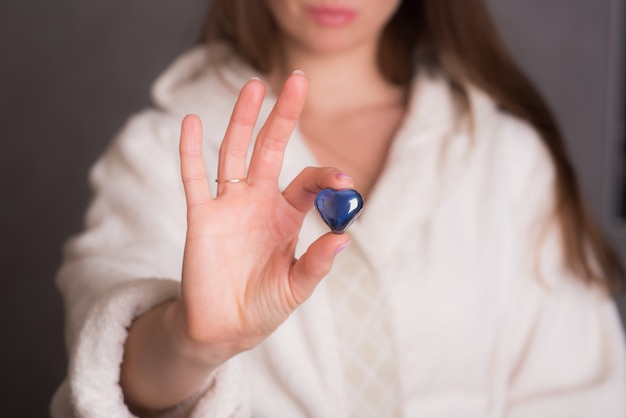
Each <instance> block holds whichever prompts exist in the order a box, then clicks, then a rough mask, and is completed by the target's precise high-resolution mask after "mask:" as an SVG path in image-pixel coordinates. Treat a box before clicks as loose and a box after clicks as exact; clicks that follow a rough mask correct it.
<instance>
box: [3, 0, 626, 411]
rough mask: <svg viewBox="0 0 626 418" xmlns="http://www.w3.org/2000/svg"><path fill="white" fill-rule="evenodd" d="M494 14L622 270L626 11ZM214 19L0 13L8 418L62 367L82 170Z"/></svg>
mask: <svg viewBox="0 0 626 418" xmlns="http://www.w3.org/2000/svg"><path fill="white" fill-rule="evenodd" d="M488 2H489V4H490V6H491V7H492V9H493V12H494V14H495V16H496V18H497V22H498V25H499V27H500V29H501V32H502V34H503V37H504V39H505V41H506V43H507V44H508V45H509V46H510V47H511V48H512V50H513V53H514V55H515V56H516V58H517V59H518V60H519V61H520V63H521V65H522V67H524V68H525V69H526V70H527V71H528V72H529V74H530V75H531V77H532V78H533V80H534V81H535V82H536V83H537V84H538V86H539V87H540V88H541V89H542V91H543V92H544V93H545V95H546V97H547V99H548V101H549V102H550V104H551V105H552V106H553V108H554V110H555V112H556V114H557V117H558V118H559V120H560V121H561V123H562V125H563V129H564V131H565V134H566V136H567V138H568V141H569V146H570V148H571V151H572V154H573V159H574V162H575V165H576V167H577V169H578V171H579V174H580V178H581V183H582V187H583V191H584V193H585V195H586V196H587V198H588V199H589V201H590V204H591V207H592V209H593V211H594V213H595V214H596V216H598V217H600V219H601V220H602V224H603V226H604V228H605V229H606V230H607V232H609V234H610V236H611V237H612V239H613V241H614V242H615V243H616V245H617V247H618V249H619V250H620V252H621V254H622V256H623V258H624V259H626V226H624V224H623V222H622V221H621V220H620V218H619V216H617V214H618V211H617V207H618V201H619V198H620V194H619V192H618V188H619V187H620V181H619V173H620V170H621V165H620V164H621V162H620V161H619V160H618V159H619V158H621V156H622V154H623V153H622V149H623V143H622V139H621V135H622V134H623V123H624V121H623V118H624V117H623V115H622V114H620V113H619V112H621V107H620V106H621V105H620V100H621V97H622V94H621V92H622V91H623V86H624V85H623V79H624V74H625V73H624V66H623V63H622V62H621V61H623V58H624V57H623V56H620V53H621V51H622V50H623V49H624V44H623V39H622V37H621V30H622V26H623V25H622V23H623V21H624V20H625V19H624V5H623V1H622V0H577V1H575V2H574V1H571V0H488ZM206 8H207V0H186V1H178V2H174V1H166V0H130V1H129V0H125V1H122V0H109V1H106V2H102V1H95V0H82V1H73V0H57V1H55V2H49V1H43V0H31V1H28V2H17V1H4V2H2V3H1V4H0V138H1V141H0V179H1V180H0V182H1V183H0V185H1V189H0V190H1V192H0V267H1V270H0V279H1V280H0V298H1V299H0V319H1V321H2V338H1V342H0V377H1V380H0V382H1V383H0V385H1V387H0V396H1V399H2V402H1V405H2V412H1V413H0V414H1V415H2V416H7V417H44V416H47V405H48V402H49V399H50V397H51V395H52V393H53V391H54V389H55V387H56V386H57V385H58V384H59V382H60V381H61V380H62V377H63V375H64V373H65V367H66V359H65V354H64V347H63V341H62V315H63V313H62V305H61V300H60V298H59V296H58V294H57V293H56V290H55V288H54V284H53V277H54V272H55V270H56V268H57V267H58V265H59V262H60V256H61V253H60V251H61V246H62V243H63V241H64V240H65V239H66V238H67V237H68V236H70V235H71V234H74V233H76V232H78V231H79V229H80V227H81V223H82V216H83V211H84V209H85V206H86V204H87V201H88V198H89V190H88V188H87V183H86V175H87V170H88V167H89V166H90V165H91V164H92V163H93V161H94V160H95V158H96V157H97V156H98V155H99V153H100V152H102V150H103V149H104V148H105V146H106V145H107V143H108V142H109V140H110V139H111V137H112V136H113V135H114V133H115V132H116V131H117V129H118V128H119V127H120V126H121V125H122V123H123V122H124V120H125V119H126V118H127V117H128V115H129V114H131V113H132V112H135V111H137V110H139V109H141V108H143V107H144V106H147V105H148V104H149V86H150V84H151V82H152V80H153V79H154V78H155V77H156V76H157V75H158V74H159V73H160V72H161V71H162V70H163V69H164V68H165V66H166V65H167V64H168V63H169V62H170V61H171V60H172V59H173V58H174V57H175V56H176V55H178V54H179V53H180V52H182V51H183V50H185V49H186V48H188V47H189V46H190V45H192V44H193V43H194V41H195V39H196V38H197V35H198V33H199V29H200V26H201V23H202V20H203V17H204V15H205V11H206ZM621 303H622V306H624V303H623V302H621ZM7 408H8V409H7Z"/></svg>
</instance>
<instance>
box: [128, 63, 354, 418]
mask: <svg viewBox="0 0 626 418" xmlns="http://www.w3.org/2000/svg"><path fill="white" fill-rule="evenodd" d="M306 91H307V81H306V78H305V77H304V76H302V75H299V74H296V75H292V76H291V77H290V78H289V79H288V80H287V81H286V83H285V86H284V88H283V91H282V92H281V94H280V96H279V97H278V101H277V103H276V105H275V107H274V109H273V110H272V112H271V114H270V116H269V117H268V119H267V121H266V122H265V124H264V125H263V127H262V129H261V131H260V133H259V135H258V137H257V141H256V144H255V147H254V151H253V154H252V159H251V163H250V167H249V169H248V175H247V182H242V183H220V184H218V190H217V197H216V198H215V199H214V198H212V197H211V195H210V193H209V186H208V182H207V178H206V173H205V169H204V161H203V158H202V127H201V123H200V120H199V119H198V118H197V117H196V116H188V117H186V118H185V119H184V121H183V124H182V132H181V141H180V158H181V172H182V179H183V183H184V186H185V195H186V198H187V239H186V243H185V255H184V260H183V274H182V298H181V299H179V300H176V301H173V302H170V303H167V304H164V305H161V306H158V307H155V308H154V309H152V310H150V311H149V312H147V313H145V314H144V315H142V316H141V317H139V318H137V319H136V320H135V321H134V322H133V324H132V325H131V327H130V329H129V335H128V339H127V340H126V344H125V347H124V361H123V363H122V370H121V376H120V384H121V386H122V389H123V392H124V399H125V401H126V402H127V404H128V405H129V406H130V407H131V408H133V410H134V411H135V412H137V413H143V412H146V411H155V410H160V409H164V408H168V407H171V406H173V405H175V404H177V403H179V402H182V401H184V400H185V399H188V398H189V397H190V396H192V395H193V394H194V393H196V392H197V390H198V389H199V387H200V386H201V385H202V383H203V382H205V381H206V379H207V377H208V375H209V374H210V373H211V371H212V370H214V369H215V368H216V367H218V366H219V365H220V364H221V363H223V362H224V361H226V360H227V359H228V358H230V357H232V356H234V355H236V354H238V353H240V352H241V351H244V350H247V349H250V348H252V347H254V346H255V345H257V344H259V343H260V342H261V341H263V339H265V338H266V337H267V336H269V335H270V334H271V333H272V332H273V331H274V330H275V329H276V328H277V327H278V326H279V325H280V324H281V323H282V322H283V321H284V320H285V319H286V318H287V316H289V314H290V313H291V312H293V311H294V309H296V308H297V307H298V306H299V305H300V304H301V303H302V302H304V301H305V300H306V299H307V298H308V297H309V296H310V295H311V293H312V292H313V290H314V288H315V286H316V285H317V284H318V283H319V282H320V280H321V279H322V278H323V277H324V276H325V275H326V274H327V273H328V271H329V270H330V267H331V264H332V262H333V259H334V256H335V254H336V253H337V252H338V251H339V250H340V249H342V248H343V247H345V245H347V243H348V241H349V238H348V236H347V235H338V234H333V233H330V232H329V233H327V234H325V235H323V236H322V237H320V238H319V239H318V240H317V241H315V242H314V243H313V244H311V246H310V247H309V248H308V250H307V251H306V253H305V254H303V255H302V256H301V257H300V259H299V260H295V259H294V250H295V246H296V242H297V239H298V234H299V231H300V228H301V225H302V222H303V220H304V216H305V214H306V213H307V212H308V211H309V209H311V207H312V206H313V202H314V199H315V195H316V194H317V192H318V191H319V190H321V189H322V188H326V187H331V188H336V189H342V188H350V187H352V186H353V183H352V180H351V179H350V178H348V177H347V176H345V175H342V174H341V173H340V172H339V171H338V170H336V169H332V168H308V169H305V170H304V171H302V172H301V173H300V174H299V175H298V177H296V179H294V180H293V182H292V183H291V184H290V185H289V186H288V187H287V189H286V190H285V191H284V192H283V193H281V192H280V191H279V190H278V183H277V179H278V175H279V172H280V168H281V165H282V160H283V154H284V150H285V146H286V144H287V140H288V139H289V136H290V135H291V132H292V130H293V128H294V126H295V124H296V121H297V118H298V116H299V114H300V112H301V110H302V106H303V104H304V101H305V97H306ZM264 94H265V87H264V85H263V83H261V82H260V81H258V80H251V81H250V82H249V83H248V84H246V85H245V86H244V87H243V89H242V90H241V94H240V96H239V99H238V100H237V103H236V105H235V108H234V110H233V114H232V118H231V121H230V123H229V125H228V129H227V131H226V135H225V137H224V141H223V143H222V146H221V149H220V156H219V167H218V173H219V177H220V178H221V179H230V178H243V177H245V176H246V156H247V151H248V147H249V144H250V141H251V136H252V131H253V126H254V124H255V122H256V119H257V116H258V113H259V109H260V106H261V103H262V101H263V96H264Z"/></svg>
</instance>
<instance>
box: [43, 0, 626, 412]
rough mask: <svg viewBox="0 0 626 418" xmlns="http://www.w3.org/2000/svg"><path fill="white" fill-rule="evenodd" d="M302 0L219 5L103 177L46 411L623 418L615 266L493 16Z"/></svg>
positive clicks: (443, 8)
mask: <svg viewBox="0 0 626 418" xmlns="http://www.w3.org/2000/svg"><path fill="white" fill-rule="evenodd" d="M312 3H313V4H309V3H305V2H302V1H298V0H267V2H246V1H227V0H225V1H218V0H214V1H213V2H212V7H211V13H210V16H209V20H208V24H207V43H208V47H207V46H203V47H199V48H196V49H194V50H193V51H191V52H189V53H188V54H186V55H184V56H183V57H181V58H180V59H179V60H178V61H177V62H176V63H174V64H173V66H172V67H171V68H170V69H169V70H168V71H167V72H166V73H165V74H164V75H163V76H162V77H161V78H160V79H159V80H158V81H157V83H156V85H155V88H154V96H155V103H156V109H154V110H147V111H145V112H143V113H141V114H140V115H137V116H135V117H134V118H133V119H132V120H131V121H130V122H129V123H128V124H127V126H126V127H125V129H124V130H123V131H122V132H121V134H120V135H119V137H118V138H117V140H116V141H115V142H114V143H113V145H112V147H111V148H110V149H109V151H108V152H107V153H106V154H105V155H104V156H103V157H102V158H101V160H100V161H99V162H98V163H97V164H96V166H95V167H94V170H93V173H92V182H93V186H94V189H95V191H96V195H95V198H94V201H93V204H92V206H91V209H90V212H89V215H88V221H87V230H86V232H85V233H83V234H82V235H81V236H79V237H77V238H75V239H74V240H73V241H72V242H71V243H70V244H69V245H68V248H67V257H66V260H65V262H64V265H63V266H62V268H61V271H60V272H59V277H58V284H59V286H60V288H61V291H62V292H63V294H64V297H65V298H66V301H67V309H68V332H67V334H68V335H67V339H68V347H69V353H70V359H71V361H70V368H69V376H68V380H67V381H66V382H65V383H64V385H63V386H62V387H61V388H60V389H59V391H58V393H57V395H56V396H55V401H54V403H53V414H55V415H56V416H71V415H72V414H74V415H77V416H103V417H104V416H106V417H113V416H115V417H117V416H130V414H131V412H130V411H132V412H133V413H136V414H138V415H146V416H188V415H189V416H194V417H204V416H211V417H213V416H215V417H222V416H224V417H227V416H228V417H230V416H271V417H283V416H284V417H298V416H314V417H343V416H359V417H365V416H375V417H381V416H385V417H387V416H389V417H392V416H407V417H416V416H425V417H457V416H480V417H486V416H493V417H496V416H507V417H518V416H550V417H572V416H581V417H589V416H602V417H610V416H615V417H617V416H625V415H626V405H625V402H626V401H625V400H624V396H623V394H624V393H625V391H626V368H625V360H626V358H625V352H624V346H623V335H622V331H621V328H620V325H619V320H618V318H617V314H616V310H615V307H614V306H613V303H612V301H611V299H610V297H609V291H611V290H614V289H616V288H617V286H618V285H619V283H620V280H621V279H620V277H621V276H620V271H621V270H620V268H619V265H618V264H617V262H616V261H615V257H614V255H613V253H612V252H611V250H610V249H609V248H608V246H607V245H606V244H605V243H604V241H603V239H602V237H601V235H600V234H599V233H598V232H597V230H596V229H595V228H594V227H593V225H592V223H591V222H590V220H588V218H587V217H586V215H585V212H584V209H583V205H582V203H581V201H580V197H579V193H578V190H577V186H576V182H575V179H574V175H573V172H572V169H571V167H570V165H569V163H568V161H567V158H566V156H565V152H564V148H563V145H562V142H561V138H560V135H559V132H558V130H557V128H556V126H555V123H554V121H553V120H552V117H551V116H550V113H549V112H548V110H547V109H546V107H545V105H544V104H543V102H542V101H541V99H540V98H539V97H538V95H537V94H536V93H535V92H534V90H533V89H532V87H531V86H530V85H529V83H528V82H527V81H526V79H525V78H524V77H523V76H522V75H521V74H520V72H519V70H517V68H516V67H515V66H514V65H513V64H512V63H511V61H510V60H509V59H508V58H507V55H506V54H505V53H504V51H503V50H502V48H501V46H500V44H499V43H498V41H497V39H496V36H495V33H494V31H493V28H492V25H491V23H490V22H489V19H488V17H487V14H486V11H485V7H484V5H483V4H482V2H481V1H478V0H473V1H468V0H466V1H464V2H453V1H452V0H449V1H443V0H423V1H422V2H412V1H399V0H395V1H388V0H376V1H369V2H365V1H352V2H346V4H345V5H344V3H342V4H341V5H336V4H334V3H333V4H332V5H329V4H327V3H326V2H312ZM294 70H297V71H294ZM300 70H302V71H304V74H306V76H305V75H304V74H303V73H302V71H300ZM290 74H291V75H290ZM254 77H258V78H256V79H255V78H254ZM285 79H286V81H285V83H284V86H283V87H282V89H281V84H282V82H283V80H285ZM248 80H249V81H248ZM242 85H243V87H242V89H241V92H240V94H239V96H238V97H237V93H236V90H237V88H239V86H242ZM309 86H310V87H309ZM266 90H268V91H267V95H266ZM279 91H280V94H279V95H278V96H277V97H275V96H274V93H275V92H279ZM274 102H275V103H276V104H275V106H273V104H274ZM233 106H234V110H233V111H232V114H231V112H230V109H233ZM190 113H197V114H198V115H199V117H198V116H194V115H190V116H185V115H187V114H190ZM181 119H182V120H183V123H182V130H180V148H179V154H180V173H181V175H182V182H181V181H180V177H179V173H178V171H179V165H178V160H177V156H176V151H177V148H178V141H177V137H178V134H179V123H180V120H181ZM257 119H258V120H260V121H263V123H262V127H261V128H260V130H258V131H257V129H256V128H255V122H256V121H257ZM201 120H202V124H203V125H204V131H202V129H203V128H202V126H201V122H200V121H201ZM224 133H225V134H224ZM252 138H256V140H255V141H254V147H253V150H252V151H251V153H250V155H248V148H249V145H250V143H251V142H252ZM222 139H223V140H222ZM205 167H207V168H208V170H210V171H209V172H210V173H211V174H209V175H208V176H207V174H206V172H205ZM215 167H217V174H216V175H213V174H212V173H213V170H215ZM330 167H338V168H330ZM207 177H215V178H216V179H217V182H216V183H213V182H209V181H208V180H207ZM183 186H184V187H183ZM353 187H354V188H357V189H359V190H360V191H361V192H362V194H363V195H364V196H365V199H366V209H365V211H364V214H363V216H362V217H361V218H360V219H359V220H358V221H357V222H356V223H355V224H354V225H353V226H352V227H351V229H350V230H349V232H348V233H347V234H333V233H331V232H328V231H327V229H326V228H325V227H324V225H323V223H322V222H321V221H320V220H319V219H318V218H317V217H316V216H315V215H314V214H311V211H310V209H311V207H312V205H313V200H314V197H315V194H316V193H317V192H318V191H319V190H321V189H322V188H333V189H343V188H353ZM185 219H186V221H187V223H185ZM348 244H350V245H348ZM183 249H184V251H183ZM339 252H341V255H338V253H339ZM335 257H336V258H335ZM181 266H182V275H181V272H180V270H181ZM323 278H325V279H324V280H323V281H322V279H323Z"/></svg>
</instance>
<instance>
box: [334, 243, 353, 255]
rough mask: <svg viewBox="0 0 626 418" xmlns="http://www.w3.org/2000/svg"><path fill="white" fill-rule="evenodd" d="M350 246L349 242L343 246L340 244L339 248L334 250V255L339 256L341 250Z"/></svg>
mask: <svg viewBox="0 0 626 418" xmlns="http://www.w3.org/2000/svg"><path fill="white" fill-rule="evenodd" d="M349 244H350V241H349V240H348V242H345V243H343V244H341V245H340V246H339V247H337V248H335V254H339V253H340V252H342V251H343V250H345V249H346V247H347V246H348V245H349Z"/></svg>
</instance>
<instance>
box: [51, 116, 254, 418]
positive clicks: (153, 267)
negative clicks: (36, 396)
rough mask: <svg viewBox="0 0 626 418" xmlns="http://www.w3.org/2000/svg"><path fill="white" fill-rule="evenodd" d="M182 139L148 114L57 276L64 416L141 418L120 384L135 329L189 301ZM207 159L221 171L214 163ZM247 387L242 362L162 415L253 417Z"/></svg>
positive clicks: (121, 145)
mask: <svg viewBox="0 0 626 418" xmlns="http://www.w3.org/2000/svg"><path fill="white" fill-rule="evenodd" d="M179 136H180V119H179V118H176V117H172V116H169V115H167V114H164V113H163V112H160V111H157V110H148V111H145V112H142V113H140V114H138V115H136V116H135V117H133V118H131V119H130V121H129V122H128V123H127V124H126V126H125V127H124V128H123V129H122V131H121V132H120V133H119V135H118V136H117V137H116V139H115V140H114V141H113V143H112V145H111V146H110V148H109V149H108V150H107V151H106V152H105V153H104V154H103V156H102V157H101V158H100V159H99V160H98V161H97V163H96V164H95V165H94V167H93V169H92V171H91V173H90V184H91V187H92V190H93V193H94V195H93V199H92V202H91V204H90V207H89V209H88V212H87V216H86V221H85V223H86V225H85V229H84V231H83V232H82V233H80V234H79V235H78V236H76V237H74V238H72V239H71V240H70V241H69V242H68V243H67V245H66V247H65V250H64V261H63V264H62V266H61V268H60V270H59V272H58V275H57V286H58V288H59V290H60V292H61V294H62V296H63V299H64V304H65V316H66V345H67V351H68V356H69V368H68V375H67V378H66V380H65V382H64V383H63V384H62V386H61V387H60V388H59V390H58V391H57V393H56V394H55V397H54V399H53V402H52V406H51V412H52V415H53V416H54V417H61V416H63V417H67V416H75V417H90V418H93V417H103V418H104V417H107V418H110V417H130V416H133V415H132V414H131V412H130V411H129V410H128V408H127V407H126V404H125V403H124V399H123V393H122V390H121V387H120V384H119V377H120V365H121V362H122V359H123V349H124V344H125V340H126V337H127V329H128V327H129V325H130V324H131V322H132V321H133V320H134V319H135V318H136V317H138V316H139V315H141V314H143V313H144V312H146V311H148V310H150V309H152V308H153V307H155V306H157V305H159V304H162V303H164V302H167V301H169V300H172V299H174V298H177V297H179V292H180V272H181V267H182V257H183V250H184V242H185V233H186V207H185V199H184V190H183V187H182V182H181V180H180V167H179V160H178V140H179ZM209 154H211V153H209ZM205 159H206V160H207V162H208V163H214V162H215V156H214V155H212V154H211V155H208V156H206V157H205ZM242 385H243V380H242V373H241V372H240V365H239V360H238V359H237V358H234V359H232V360H230V361H228V362H227V363H225V364H224V365H223V366H222V367H220V368H219V369H218V370H216V371H215V372H214V373H213V375H212V376H209V377H208V378H207V381H206V383H205V385H204V388H203V391H201V392H199V393H198V394H197V395H196V396H195V397H194V398H193V399H190V400H189V401H187V402H185V403H184V404H182V405H178V406H177V407H175V408H172V409H171V410H168V411H166V412H164V413H163V414H161V416H162V417H182V416H192V417H195V416H203V417H204V416H208V417H226V416H228V417H231V416H235V417H242V416H246V413H245V407H244V404H245V401H244V395H243V389H242Z"/></svg>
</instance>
